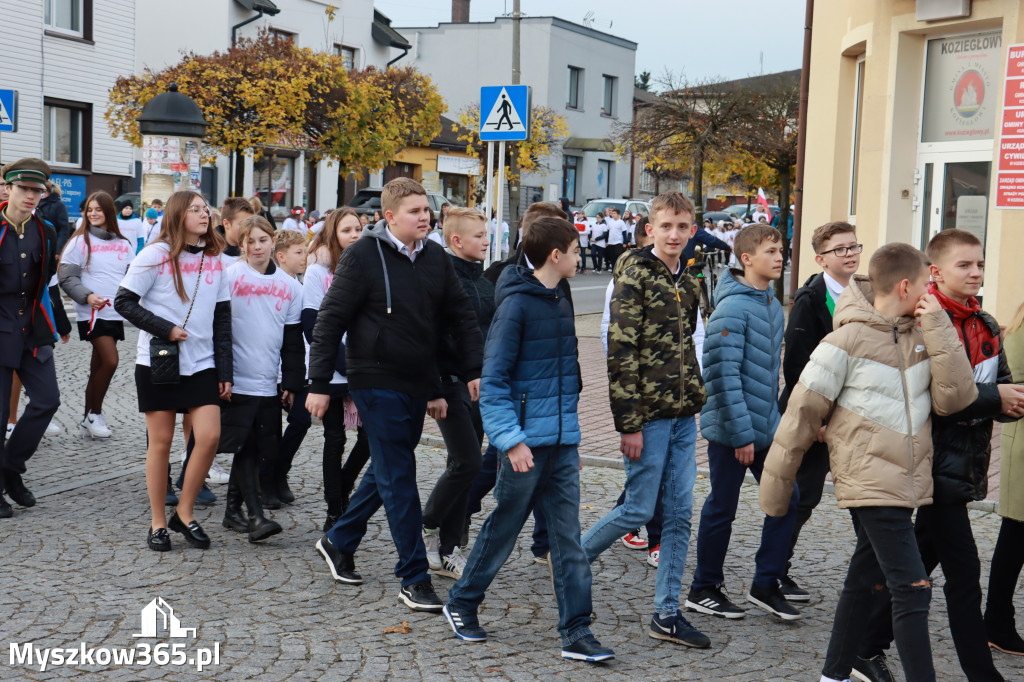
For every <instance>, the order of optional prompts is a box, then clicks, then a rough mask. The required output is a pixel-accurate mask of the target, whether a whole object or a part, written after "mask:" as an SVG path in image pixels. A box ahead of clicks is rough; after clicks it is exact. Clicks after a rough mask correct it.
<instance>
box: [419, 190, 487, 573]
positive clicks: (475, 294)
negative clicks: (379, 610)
mask: <svg viewBox="0 0 1024 682" xmlns="http://www.w3.org/2000/svg"><path fill="white" fill-rule="evenodd" d="M444 238H445V242H446V243H447V244H448V251H449V256H450V257H451V259H452V265H453V266H454V267H455V274H456V275H457V276H458V278H459V282H461V284H462V288H463V289H465V290H466V294H467V295H468V296H469V301H470V303H471V304H472V306H473V310H474V312H475V314H476V319H477V322H478V324H479V325H480V333H481V334H482V335H483V337H484V338H487V330H488V329H489V328H490V326H491V318H492V317H494V285H493V284H491V281H490V280H488V279H487V278H486V277H484V276H483V272H484V268H483V263H482V262H481V261H483V260H484V259H485V258H486V257H487V247H488V245H489V240H488V238H487V223H486V221H485V219H484V216H483V214H482V213H480V212H479V211H477V210H475V209H472V208H453V209H451V210H450V211H448V215H447V216H446V217H445V221H444ZM458 357H459V356H458V348H457V346H456V343H455V339H454V338H452V337H451V335H448V336H446V337H444V338H442V339H441V343H440V348H439V352H438V356H437V364H438V368H439V369H440V371H441V377H440V379H441V402H443V403H444V404H443V406H440V405H439V406H437V407H435V408H434V412H435V414H434V415H431V416H435V418H436V419H437V426H438V428H440V429H441V435H442V436H443V437H444V443H445V446H446V447H447V448H448V466H447V468H446V469H445V470H444V472H443V473H442V474H441V477H440V478H438V479H437V484H435V485H434V491H433V492H432V493H430V497H429V498H428V499H427V503H426V504H425V505H424V506H423V544H424V545H425V546H426V548H427V563H428V564H430V568H431V570H433V571H435V572H436V573H438V574H439V575H443V576H447V577H449V578H455V579H458V578H461V577H462V568H463V566H465V563H466V560H465V558H464V557H463V555H462V549H464V548H465V543H463V542H462V530H463V527H464V523H465V519H466V507H467V504H468V500H469V489H470V487H472V485H473V481H474V480H476V477H477V475H478V474H479V473H480V448H481V446H482V445H483V440H484V426H483V422H482V421H481V419H480V396H479V394H473V393H470V391H469V390H468V389H467V387H466V380H465V378H464V377H463V376H461V374H460V368H459V363H458ZM438 407H441V408H443V409H441V410H440V412H443V413H444V416H443V417H441V416H437V415H438V414H440V412H439V411H438V409H437V408H438ZM429 409H430V408H429V407H428V411H429Z"/></svg>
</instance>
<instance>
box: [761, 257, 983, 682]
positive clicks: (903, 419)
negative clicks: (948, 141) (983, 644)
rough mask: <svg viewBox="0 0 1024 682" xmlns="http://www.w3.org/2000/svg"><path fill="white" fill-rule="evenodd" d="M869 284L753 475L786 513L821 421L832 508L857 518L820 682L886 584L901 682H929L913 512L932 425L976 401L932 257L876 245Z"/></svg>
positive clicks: (815, 356)
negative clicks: (935, 281)
mask: <svg viewBox="0 0 1024 682" xmlns="http://www.w3.org/2000/svg"><path fill="white" fill-rule="evenodd" d="M868 275H869V276H868V278H864V277H856V278H854V281H853V282H852V283H851V284H850V286H849V287H847V289H846V291H844V292H843V295H842V296H841V297H840V299H839V301H838V304H837V307H836V314H835V326H836V330H835V331H834V332H832V333H831V334H829V335H828V336H826V337H825V338H824V340H823V341H822V342H821V343H820V344H819V345H818V347H817V348H816V349H815V350H814V352H813V353H812V354H811V358H810V361H809V362H808V363H807V366H806V367H805V368H804V371H803V372H802V373H801V374H800V381H799V383H798V384H797V386H796V388H794V389H793V392H792V394H791V395H790V399H789V406H788V408H787V410H786V414H785V415H784V416H783V418H782V423H781V424H780V425H779V428H778V430H777V431H776V434H775V442H774V444H773V445H772V447H771V452H770V453H769V455H768V459H767V462H766V463H765V467H764V474H763V476H762V478H761V490H760V502H761V508H762V509H763V510H764V511H765V512H766V513H767V514H769V515H771V516H778V515H782V514H784V513H787V509H792V498H793V497H794V496H795V495H796V494H797V493H796V492H795V491H794V485H793V481H794V476H795V473H796V471H797V469H798V468H799V466H800V461H801V459H802V457H803V455H804V452H805V451H806V450H807V448H808V447H809V446H810V445H811V443H813V442H814V441H815V440H816V439H817V437H818V432H819V430H820V428H821V424H822V423H823V422H824V420H826V419H828V428H827V430H826V431H825V439H826V442H827V444H828V448H829V456H830V459H831V468H832V473H833V477H834V478H833V480H834V481H835V492H836V500H837V501H838V503H839V506H840V507H844V508H849V509H851V510H853V514H854V516H855V518H856V521H857V526H858V531H857V547H856V549H855V550H854V553H853V558H852V559H851V560H850V567H849V571H848V573H847V575H846V581H845V584H844V586H843V591H842V595H841V596H840V598H839V604H838V606H837V607H836V611H835V622H834V625H833V628H832V637H831V640H830V642H829V646H828V652H827V654H826V657H825V665H824V668H823V670H822V677H821V680H822V681H823V682H834V681H837V680H846V679H848V678H849V676H850V672H851V670H852V668H853V665H854V663H855V662H856V656H857V653H858V651H859V648H860V645H861V640H862V638H863V636H864V633H865V630H866V629H867V627H868V626H869V625H870V623H869V622H868V621H869V619H870V617H871V612H872V602H873V599H872V596H873V595H874V594H877V592H878V591H879V590H880V589H881V586H882V585H888V587H889V591H890V594H891V596H892V609H893V619H892V622H893V625H894V630H895V635H896V646H897V648H898V649H899V653H900V661H901V662H902V664H903V669H904V673H905V675H906V678H907V679H908V680H933V679H935V670H934V667H933V665H932V658H931V644H930V642H929V638H928V606H929V602H930V601H931V580H930V578H929V577H928V572H927V571H926V570H925V566H924V563H923V562H922V559H921V554H920V551H919V549H918V545H917V541H916V539H915V537H914V526H913V522H912V515H913V513H914V508H915V507H919V506H922V505H929V504H931V503H932V494H933V484H932V420H931V413H932V411H933V410H934V412H935V414H937V415H950V414H955V413H957V412H959V411H960V410H963V409H964V408H966V407H967V406H968V405H970V404H971V403H972V402H974V400H975V399H976V398H977V396H978V390H977V388H976V386H975V384H974V382H973V380H972V379H973V377H972V374H971V366H970V363H969V362H968V360H967V357H965V354H964V351H963V346H962V344H961V343H960V341H959V339H958V338H957V333H956V330H955V329H954V327H953V325H952V324H951V323H950V319H949V316H948V315H947V314H946V313H945V311H943V309H942V307H941V306H940V305H939V301H938V300H937V299H936V297H935V296H934V295H932V294H929V293H928V289H927V287H928V275H929V270H928V260H927V258H926V256H925V255H924V254H923V253H921V252H920V251H918V250H917V249H915V248H914V247H912V246H910V245H908V244H888V245H886V246H883V247H881V248H879V249H878V250H877V251H876V252H875V254H874V255H873V256H872V257H871V262H870V263H869V265H868Z"/></svg>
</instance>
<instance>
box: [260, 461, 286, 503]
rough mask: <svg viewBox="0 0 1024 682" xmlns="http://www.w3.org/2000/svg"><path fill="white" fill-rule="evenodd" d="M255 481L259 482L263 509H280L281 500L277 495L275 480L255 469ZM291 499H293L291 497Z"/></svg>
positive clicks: (271, 475)
mask: <svg viewBox="0 0 1024 682" xmlns="http://www.w3.org/2000/svg"><path fill="white" fill-rule="evenodd" d="M256 480H257V481H258V482H259V486H260V494H261V499H262V500H263V508H264V509H280V508H281V498H280V497H278V495H277V480H276V479H275V478H274V475H273V474H267V475H264V474H263V473H262V472H261V471H259V467H257V471H256ZM292 499H295V498H294V497H292Z"/></svg>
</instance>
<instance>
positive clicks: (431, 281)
mask: <svg viewBox="0 0 1024 682" xmlns="http://www.w3.org/2000/svg"><path fill="white" fill-rule="evenodd" d="M381 207H382V208H383V210H384V220H383V221H381V222H380V223H378V224H377V225H376V226H375V227H373V229H370V230H367V231H364V232H363V236H362V237H361V238H360V239H357V240H356V241H355V242H354V243H353V244H352V245H351V246H349V247H348V248H346V249H345V250H344V252H343V253H342V256H341V260H340V261H339V263H338V268H337V271H336V272H335V276H334V280H333V281H332V282H331V286H330V289H328V291H327V294H326V296H325V297H324V300H323V302H322V303H321V305H320V313H319V314H318V316H317V320H316V326H315V327H314V328H313V341H312V344H311V345H310V350H309V378H310V382H311V386H310V390H309V395H308V397H307V398H306V407H307V409H309V412H310V414H312V415H314V416H315V417H317V418H321V417H323V415H324V413H325V412H326V411H327V407H328V405H329V404H330V382H331V379H332V377H333V376H334V371H335V361H336V359H337V354H338V345H339V343H340V341H341V338H342V336H343V335H344V334H346V333H347V334H348V337H347V340H346V343H345V364H346V368H347V369H346V376H347V378H348V385H349V393H350V395H351V396H352V400H353V402H355V404H356V407H357V408H358V410H359V415H360V419H361V420H362V422H363V428H364V429H365V430H366V434H367V438H368V441H369V446H370V463H371V465H370V467H369V469H368V470H367V471H366V473H364V474H363V478H362V481H361V482H360V484H359V488H358V489H357V490H356V491H355V493H354V494H353V496H352V499H351V501H350V503H349V507H348V510H347V511H346V513H345V514H344V515H342V517H341V518H340V519H339V520H338V522H337V523H336V524H335V526H334V527H333V528H332V529H330V530H329V531H328V532H327V534H326V535H324V536H323V537H322V538H320V540H319V541H318V542H317V544H316V547H317V550H318V551H319V552H320V553H321V554H322V555H323V556H324V559H325V560H326V561H327V564H328V568H329V570H330V572H331V575H332V576H333V578H334V579H335V580H337V581H339V582H342V583H347V584H356V585H357V584H361V583H362V577H361V576H360V575H359V574H358V573H356V572H355V562H354V560H353V554H354V553H355V551H356V549H357V548H358V547H359V543H360V542H361V541H362V539H363V536H364V535H365V533H366V524H367V522H368V521H369V519H370V517H371V516H373V514H374V513H375V512H376V511H377V510H378V509H379V508H380V507H381V506H382V505H383V506H384V508H385V510H386V511H387V516H388V523H389V525H390V528H391V537H392V539H393V540H394V542H395V547H396V549H397V550H398V563H397V565H396V566H395V575H396V576H398V577H399V578H400V579H401V581H402V588H401V591H400V592H399V599H400V600H401V601H402V602H403V603H405V604H406V605H407V606H408V607H409V608H411V609H413V610H417V611H433V612H438V611H440V610H441V608H442V607H443V605H444V604H443V602H442V601H441V600H440V599H439V598H438V597H437V594H436V593H435V592H434V588H433V586H432V585H431V582H430V575H429V574H428V573H427V570H428V564H427V557H426V551H425V549H424V546H423V540H422V539H421V537H420V531H421V529H422V527H423V516H422V512H421V509H420V498H419V491H418V490H417V487H416V458H415V449H416V446H417V445H418V444H419V440H420V433H421V431H422V429H423V420H424V418H425V416H426V412H427V401H428V400H430V399H433V398H437V397H439V395H438V394H439V390H438V389H439V387H438V377H439V376H440V375H439V372H438V369H437V364H436V362H435V358H436V355H437V347H438V343H439V340H440V338H441V337H443V336H444V335H446V334H450V335H451V336H452V338H454V339H455V342H456V344H457V351H458V352H457V357H458V364H459V373H460V375H461V376H463V377H465V380H466V382H467V386H468V387H469V389H470V390H471V391H474V392H475V391H476V390H478V386H479V381H480V378H479V377H480V365H481V361H482V355H483V354H482V346H483V339H482V337H481V336H480V330H479V328H478V326H477V320H476V316H475V315H474V314H473V309H472V306H471V304H470V301H469V297H468V296H467V295H466V292H465V291H464V290H463V288H462V285H461V284H460V283H459V280H458V277H456V275H455V269H454V268H453V267H452V263H451V260H450V258H449V257H448V255H447V254H445V252H444V249H443V248H442V247H440V246H438V245H437V244H435V243H433V242H429V241H428V240H427V239H426V235H427V230H428V229H429V228H430V204H429V203H428V201H427V193H426V190H424V189H423V186H422V185H420V184H419V183H418V182H416V181H415V180H412V179H410V178H396V179H395V180H392V181H391V182H389V183H388V184H387V185H385V186H384V190H383V192H382V193H381Z"/></svg>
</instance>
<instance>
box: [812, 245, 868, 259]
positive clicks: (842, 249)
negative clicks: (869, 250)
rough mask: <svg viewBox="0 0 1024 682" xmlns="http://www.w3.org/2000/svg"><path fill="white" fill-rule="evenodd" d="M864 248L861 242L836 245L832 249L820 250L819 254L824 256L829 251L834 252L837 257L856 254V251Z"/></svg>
mask: <svg viewBox="0 0 1024 682" xmlns="http://www.w3.org/2000/svg"><path fill="white" fill-rule="evenodd" d="M863 250H864V245H863V244H854V245H853V246H837V247H836V248H834V249H829V250H828V251H822V252H821V253H819V254H818V255H819V256H825V255H827V254H830V253H834V254H836V256H838V257H839V258H846V257H847V256H856V255H857V254H858V253H860V252H861V251H863Z"/></svg>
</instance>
